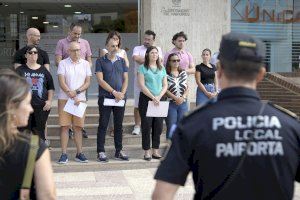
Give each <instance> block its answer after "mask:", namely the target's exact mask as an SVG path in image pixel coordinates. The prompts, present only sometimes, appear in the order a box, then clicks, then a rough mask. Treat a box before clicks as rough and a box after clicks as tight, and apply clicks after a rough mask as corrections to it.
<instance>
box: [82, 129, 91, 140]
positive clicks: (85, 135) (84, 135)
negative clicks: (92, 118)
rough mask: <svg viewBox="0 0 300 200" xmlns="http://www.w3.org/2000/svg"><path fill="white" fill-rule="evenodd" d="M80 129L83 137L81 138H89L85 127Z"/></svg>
mask: <svg viewBox="0 0 300 200" xmlns="http://www.w3.org/2000/svg"><path fill="white" fill-rule="evenodd" d="M81 130H82V137H83V138H89V136H88V134H87V133H86V131H85V129H84V128H82V129H81Z"/></svg>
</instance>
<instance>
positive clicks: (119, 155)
mask: <svg viewBox="0 0 300 200" xmlns="http://www.w3.org/2000/svg"><path fill="white" fill-rule="evenodd" d="M115 158H116V159H117V160H125V161H128V160H129V157H128V156H127V155H126V154H125V153H124V151H120V152H116V153H115Z"/></svg>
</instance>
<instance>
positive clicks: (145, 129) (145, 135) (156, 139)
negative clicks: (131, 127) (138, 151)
mask: <svg viewBox="0 0 300 200" xmlns="http://www.w3.org/2000/svg"><path fill="white" fill-rule="evenodd" d="M148 101H151V99H150V98H149V97H147V96H146V95H145V94H144V93H142V92H141V93H140V98H139V113H140V116H141V129H142V147H143V150H149V149H150V139H151V135H152V148H153V149H158V148H159V144H160V134H161V133H162V130H163V118H162V117H146V113H147V108H148ZM151 130H152V131H151ZM150 132H152V133H150Z"/></svg>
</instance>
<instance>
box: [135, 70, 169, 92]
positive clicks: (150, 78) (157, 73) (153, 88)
mask: <svg viewBox="0 0 300 200" xmlns="http://www.w3.org/2000/svg"><path fill="white" fill-rule="evenodd" d="M138 73H140V74H143V75H144V80H145V86H146V87H147V88H148V89H149V91H150V92H151V94H153V95H154V96H158V95H159V94H160V92H161V90H162V83H163V79H164V78H165V76H166V75H167V73H166V70H165V68H164V67H162V69H161V70H159V69H158V68H156V69H155V70H152V69H151V68H150V67H149V69H147V68H146V67H145V66H144V65H141V66H140V67H139V70H138Z"/></svg>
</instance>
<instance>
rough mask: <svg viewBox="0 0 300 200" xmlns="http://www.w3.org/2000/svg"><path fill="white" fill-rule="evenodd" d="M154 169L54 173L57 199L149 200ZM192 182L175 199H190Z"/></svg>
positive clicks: (189, 180) (188, 182)
mask: <svg viewBox="0 0 300 200" xmlns="http://www.w3.org/2000/svg"><path fill="white" fill-rule="evenodd" d="M155 170H156V169H138V170H121V171H100V172H78V173H55V182H56V188H57V196H58V199H61V200H69V199H70V200H71V199H72V200H74V199H84V200H90V199H93V200H95V199H101V200H102V199H104V200H106V199H107V200H108V199H109V200H114V199H118V200H121V199H136V200H142V199H150V197H151V194H152V191H153V189H154V184H155V181H154V180H153V175H154V173H155ZM192 197H193V186H192V181H191V178H189V179H188V181H187V184H186V186H185V187H184V188H180V189H179V191H178V192H177V196H176V199H192Z"/></svg>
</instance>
